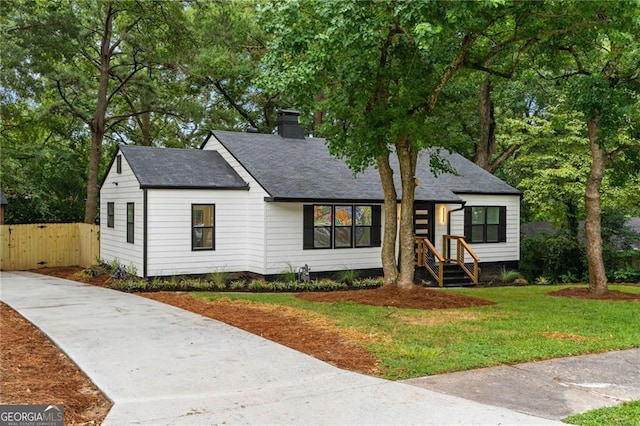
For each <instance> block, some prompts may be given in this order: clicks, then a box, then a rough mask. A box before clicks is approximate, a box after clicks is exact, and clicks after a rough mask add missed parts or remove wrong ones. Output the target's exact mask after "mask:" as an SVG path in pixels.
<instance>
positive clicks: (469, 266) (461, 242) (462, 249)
mask: <svg viewBox="0 0 640 426" xmlns="http://www.w3.org/2000/svg"><path fill="white" fill-rule="evenodd" d="M451 240H456V257H455V259H452V258H451V257H449V256H450V253H451V250H450V248H451ZM442 253H445V258H444V260H445V261H446V262H454V263H457V264H458V265H459V266H460V268H462V270H463V271H464V273H465V274H467V276H468V277H469V278H471V280H472V281H473V283H474V284H478V278H479V275H480V268H478V261H479V260H480V259H479V258H478V256H477V255H476V254H475V252H474V251H473V249H472V248H471V247H469V244H467V241H466V240H465V239H464V237H461V236H459V235H443V236H442ZM467 260H468V261H467Z"/></svg>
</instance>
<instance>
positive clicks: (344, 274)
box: [338, 269, 359, 286]
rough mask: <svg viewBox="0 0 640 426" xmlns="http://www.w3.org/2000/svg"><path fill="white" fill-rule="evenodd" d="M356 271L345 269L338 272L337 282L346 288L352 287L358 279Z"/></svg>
mask: <svg viewBox="0 0 640 426" xmlns="http://www.w3.org/2000/svg"><path fill="white" fill-rule="evenodd" d="M358 275H359V273H358V271H357V270H355V269H345V270H342V271H340V272H338V281H339V282H341V283H344V284H346V285H348V286H352V285H353V283H354V282H355V281H356V280H357V279H358Z"/></svg>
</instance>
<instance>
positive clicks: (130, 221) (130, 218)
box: [127, 203, 136, 243]
mask: <svg viewBox="0 0 640 426" xmlns="http://www.w3.org/2000/svg"><path fill="white" fill-rule="evenodd" d="M134 206H135V204H134V203H127V242H128V243H133V231H134V224H135V217H136V216H135V208H134Z"/></svg>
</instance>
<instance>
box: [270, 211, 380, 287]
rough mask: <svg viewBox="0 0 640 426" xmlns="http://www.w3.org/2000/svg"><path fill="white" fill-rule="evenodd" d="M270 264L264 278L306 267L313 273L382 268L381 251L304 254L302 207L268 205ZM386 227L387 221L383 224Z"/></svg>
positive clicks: (327, 250) (344, 250)
mask: <svg viewBox="0 0 640 426" xmlns="http://www.w3.org/2000/svg"><path fill="white" fill-rule="evenodd" d="M265 205H266V219H267V238H266V252H267V262H266V271H265V274H268V275H270V274H280V273H282V272H284V271H287V270H289V268H294V269H295V270H296V271H297V270H298V269H299V268H300V267H301V266H304V265H305V264H308V265H309V267H310V268H311V272H322V271H340V270H344V269H369V268H381V267H382V261H381V259H380V247H370V248H346V249H326V250H325V249H323V250H304V249H303V248H302V244H303V213H302V212H303V204H302V203H266V204H265ZM382 222H383V223H382V226H383V227H384V218H383V221H382Z"/></svg>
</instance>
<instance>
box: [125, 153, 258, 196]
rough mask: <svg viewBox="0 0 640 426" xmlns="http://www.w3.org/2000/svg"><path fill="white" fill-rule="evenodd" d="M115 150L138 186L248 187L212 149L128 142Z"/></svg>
mask: <svg viewBox="0 0 640 426" xmlns="http://www.w3.org/2000/svg"><path fill="white" fill-rule="evenodd" d="M118 149H119V150H120V151H121V152H122V154H123V155H124V157H125V158H126V160H127V162H128V163H129V165H130V166H131V169H132V170H133V173H134V174H135V176H136V178H137V179H138V182H140V188H185V189H187V188H191V189H249V186H248V184H247V183H246V182H245V181H244V180H243V179H242V178H241V177H240V176H239V175H238V173H236V171H235V170H233V168H232V167H231V166H230V165H229V164H228V163H227V162H226V161H225V160H224V159H223V158H222V156H221V155H220V154H219V153H217V152H215V151H200V150H194V149H177V148H155V147H146V146H129V145H122V146H119V147H118ZM114 158H115V157H114Z"/></svg>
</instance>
